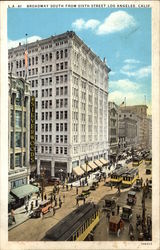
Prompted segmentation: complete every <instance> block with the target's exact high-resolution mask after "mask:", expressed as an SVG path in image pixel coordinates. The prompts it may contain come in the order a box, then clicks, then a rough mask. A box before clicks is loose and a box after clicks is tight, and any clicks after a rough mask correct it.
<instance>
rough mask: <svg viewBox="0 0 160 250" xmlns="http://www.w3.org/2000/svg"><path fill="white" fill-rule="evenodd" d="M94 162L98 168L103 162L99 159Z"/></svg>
mask: <svg viewBox="0 0 160 250" xmlns="http://www.w3.org/2000/svg"><path fill="white" fill-rule="evenodd" d="M94 162H95V163H96V165H97V166H98V167H100V168H101V167H102V166H103V163H101V162H100V161H99V160H95V161H94Z"/></svg>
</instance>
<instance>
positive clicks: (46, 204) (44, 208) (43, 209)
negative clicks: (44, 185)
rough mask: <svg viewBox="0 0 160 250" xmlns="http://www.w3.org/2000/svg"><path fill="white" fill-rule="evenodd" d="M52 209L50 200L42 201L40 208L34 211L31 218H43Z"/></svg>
mask: <svg viewBox="0 0 160 250" xmlns="http://www.w3.org/2000/svg"><path fill="white" fill-rule="evenodd" d="M52 208H53V206H52V203H51V201H50V200H45V201H42V202H41V203H40V204H39V207H38V208H36V209H35V210H33V213H32V214H31V217H34V218H39V217H42V215H43V214H46V213H48V212H49V211H50V210H51V209H52Z"/></svg>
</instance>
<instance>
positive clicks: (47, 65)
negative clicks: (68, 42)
mask: <svg viewBox="0 0 160 250" xmlns="http://www.w3.org/2000/svg"><path fill="white" fill-rule="evenodd" d="M47 72H48V65H47V66H46V73H47Z"/></svg>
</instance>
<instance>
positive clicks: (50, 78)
mask: <svg viewBox="0 0 160 250" xmlns="http://www.w3.org/2000/svg"><path fill="white" fill-rule="evenodd" d="M49 84H50V85H51V84H52V77H49Z"/></svg>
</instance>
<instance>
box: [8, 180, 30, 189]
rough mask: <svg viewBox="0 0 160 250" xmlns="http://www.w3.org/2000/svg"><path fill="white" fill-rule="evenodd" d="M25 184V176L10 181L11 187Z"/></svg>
mask: <svg viewBox="0 0 160 250" xmlns="http://www.w3.org/2000/svg"><path fill="white" fill-rule="evenodd" d="M25 184H27V178H23V179H20V180H15V181H12V182H11V189H13V188H17V187H20V186H22V185H25Z"/></svg>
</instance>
